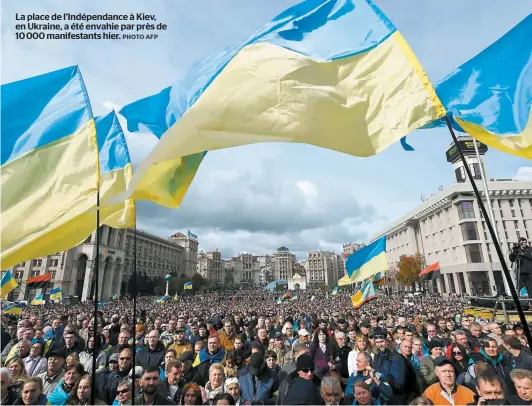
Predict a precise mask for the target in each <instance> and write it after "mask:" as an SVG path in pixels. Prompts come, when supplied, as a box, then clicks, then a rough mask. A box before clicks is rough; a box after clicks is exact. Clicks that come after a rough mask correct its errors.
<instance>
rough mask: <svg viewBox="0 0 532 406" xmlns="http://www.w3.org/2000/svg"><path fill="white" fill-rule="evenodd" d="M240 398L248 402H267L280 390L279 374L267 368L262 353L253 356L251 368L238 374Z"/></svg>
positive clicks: (250, 362) (244, 369) (250, 363)
mask: <svg viewBox="0 0 532 406" xmlns="http://www.w3.org/2000/svg"><path fill="white" fill-rule="evenodd" d="M237 377H238V382H239V384H240V397H241V398H242V399H243V400H244V401H248V402H256V401H259V402H266V401H268V399H270V398H272V397H273V393H274V392H275V391H277V389H278V388H279V381H278V379H277V374H276V373H275V372H274V371H273V370H271V369H270V368H268V367H267V366H266V363H265V360H264V356H263V355H262V353H261V352H260V351H259V352H256V353H254V354H252V355H251V357H250V361H249V366H248V367H246V368H243V369H241V370H240V371H239V372H238V375H237Z"/></svg>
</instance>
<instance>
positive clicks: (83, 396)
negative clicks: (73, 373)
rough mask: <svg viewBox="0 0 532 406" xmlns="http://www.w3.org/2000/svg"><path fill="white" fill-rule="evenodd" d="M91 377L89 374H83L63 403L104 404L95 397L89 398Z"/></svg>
mask: <svg viewBox="0 0 532 406" xmlns="http://www.w3.org/2000/svg"><path fill="white" fill-rule="evenodd" d="M91 390H92V377H91V375H90V374H86V375H83V376H82V377H81V379H80V380H79V381H78V383H77V384H76V385H75V386H74V388H73V389H72V391H71V392H70V396H69V398H68V400H67V401H66V403H65V404H67V405H105V403H104V402H103V401H102V400H100V399H98V398H95V399H94V402H92V399H91Z"/></svg>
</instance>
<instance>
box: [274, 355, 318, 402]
mask: <svg viewBox="0 0 532 406" xmlns="http://www.w3.org/2000/svg"><path fill="white" fill-rule="evenodd" d="M321 403H322V399H321V395H320V380H319V379H318V377H316V375H315V374H314V360H313V359H312V357H311V356H310V355H309V354H302V355H300V356H299V357H298V359H297V361H296V370H295V371H294V372H292V373H291V374H290V375H288V376H287V377H286V379H285V380H284V381H283V382H282V383H281V385H280V387H279V395H278V397H277V401H276V403H275V404H276V405H319V404H321Z"/></svg>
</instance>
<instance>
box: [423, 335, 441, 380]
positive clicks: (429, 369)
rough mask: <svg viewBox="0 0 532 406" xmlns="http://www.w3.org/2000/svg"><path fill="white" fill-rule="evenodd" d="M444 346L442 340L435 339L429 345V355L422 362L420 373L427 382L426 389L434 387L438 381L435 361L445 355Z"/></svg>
mask: <svg viewBox="0 0 532 406" xmlns="http://www.w3.org/2000/svg"><path fill="white" fill-rule="evenodd" d="M442 347H443V344H442V342H441V341H440V340H437V339H434V340H430V341H428V343H427V348H428V350H429V355H428V356H427V357H425V358H423V359H422V360H421V361H420V367H419V370H420V373H421V376H422V377H423V380H424V381H425V387H428V386H430V385H432V384H433V383H436V382H437V381H438V376H437V374H436V369H435V365H434V360H435V359H436V358H438V357H440V356H441V355H442V353H443V348H442Z"/></svg>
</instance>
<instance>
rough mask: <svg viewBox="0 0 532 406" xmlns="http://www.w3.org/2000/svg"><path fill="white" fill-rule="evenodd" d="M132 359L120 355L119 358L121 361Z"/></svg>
mask: <svg viewBox="0 0 532 406" xmlns="http://www.w3.org/2000/svg"><path fill="white" fill-rule="evenodd" d="M130 359H131V357H120V358H119V360H120V361H129V360H130Z"/></svg>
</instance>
